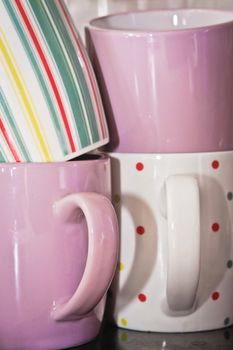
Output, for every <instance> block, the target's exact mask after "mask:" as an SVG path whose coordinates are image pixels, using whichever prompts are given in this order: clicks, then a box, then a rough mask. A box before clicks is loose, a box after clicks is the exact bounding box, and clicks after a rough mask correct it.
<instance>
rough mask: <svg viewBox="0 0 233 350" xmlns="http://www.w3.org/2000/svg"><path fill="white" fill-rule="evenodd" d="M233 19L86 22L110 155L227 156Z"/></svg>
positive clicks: (134, 15)
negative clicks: (217, 153) (221, 153)
mask: <svg viewBox="0 0 233 350" xmlns="http://www.w3.org/2000/svg"><path fill="white" fill-rule="evenodd" d="M232 34H233V14H232V12H227V11H220V10H210V9H203V10H200V9H177V10H174V9H173V10H160V11H159V10H154V11H153V10H145V11H135V12H132V11H131V12H128V13H119V14H112V15H108V16H105V17H100V18H96V19H93V20H91V21H90V24H89V25H88V26H87V28H86V42H87V48H88V52H89V54H90V57H91V60H92V63H93V66H94V69H95V72H96V75H97V78H98V82H99V86H100V89H101V93H102V97H103V102H104V107H105V111H106V115H107V118H108V124H109V128H110V139H111V142H110V143H109V144H108V145H107V146H106V149H107V150H108V151H115V152H120V153H126V152H129V153H141V152H142V153H155V152H162V153H169V152H170V153H174V152H199V151H201V152H203V151H222V150H232V149H233V117H232V116H233V102H232V98H231V96H232V95H233V65H232V62H233V35H232Z"/></svg>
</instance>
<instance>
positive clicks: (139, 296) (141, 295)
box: [138, 293, 147, 303]
mask: <svg viewBox="0 0 233 350" xmlns="http://www.w3.org/2000/svg"><path fill="white" fill-rule="evenodd" d="M146 299H147V298H146V295H145V294H143V293H140V294H138V300H139V301H141V302H142V303H144V302H145V301H146Z"/></svg>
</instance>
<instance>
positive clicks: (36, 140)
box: [0, 0, 109, 162]
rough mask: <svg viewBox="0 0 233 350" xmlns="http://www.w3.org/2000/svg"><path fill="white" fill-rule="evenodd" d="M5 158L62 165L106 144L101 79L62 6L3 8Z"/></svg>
mask: <svg viewBox="0 0 233 350" xmlns="http://www.w3.org/2000/svg"><path fill="white" fill-rule="evenodd" d="M0 13H1V21H0V86H1V88H0V117H1V118H0V131H1V137H0V160H1V161H2V162H3V161H8V162H14V161H16V162H23V161H27V162H28V161H62V160H67V159H70V158H74V157H75V156H77V155H80V154H83V153H86V152H88V151H91V150H93V149H96V148H98V147H100V146H102V145H104V144H106V143H107V142H108V140H109V136H108V130H107V125H106V120H105V115H104V111H103V106H102V102H101V99H100V95H99V90H98V87H97V83H96V79H95V76H94V73H93V69H92V66H91V63H90V60H89V58H88V56H87V53H86V50H85V48H84V45H83V44H82V41H81V39H80V37H79V35H78V33H77V31H76V29H75V28H74V25H73V22H72V20H71V17H70V15H69V13H68V11H67V9H66V7H65V5H64V3H63V1H62V0H42V1H38V0H36V1H35V0H26V1H20V0H16V1H14V0H3V1H1V2H0Z"/></svg>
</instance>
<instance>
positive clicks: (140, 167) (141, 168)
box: [136, 162, 144, 171]
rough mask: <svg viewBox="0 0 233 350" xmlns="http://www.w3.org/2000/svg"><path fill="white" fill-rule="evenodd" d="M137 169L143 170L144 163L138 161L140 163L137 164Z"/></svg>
mask: <svg viewBox="0 0 233 350" xmlns="http://www.w3.org/2000/svg"><path fill="white" fill-rule="evenodd" d="M136 169H137V170H138V171H142V170H143V169H144V165H143V163H141V162H138V163H137V164H136Z"/></svg>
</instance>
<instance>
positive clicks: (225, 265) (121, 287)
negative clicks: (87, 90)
mask: <svg viewBox="0 0 233 350" xmlns="http://www.w3.org/2000/svg"><path fill="white" fill-rule="evenodd" d="M110 155H111V159H112V174H113V202H114V205H115V209H116V212H117V215H118V219H119V225H120V234H121V239H120V241H121V247H120V260H119V264H118V271H117V273H116V276H115V279H114V283H113V284H112V297H111V299H110V304H109V306H108V311H109V315H110V317H111V318H113V320H114V322H115V323H116V324H117V325H118V326H119V327H125V328H129V329H134V330H141V331H158V332H190V331H201V330H210V329H217V328H222V327H225V326H228V325H230V324H232V323H233V298H232V290H233V268H232V265H233V247H232V239H233V231H232V225H233V207H232V206H233V178H232V169H233V152H231V151H229V152H218V153H217V152H216V153H196V154H173V155H172V154H167V155H159V154H157V155H155V154H154V155H153V154H119V153H118V154H117V153H111V154H110Z"/></svg>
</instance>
